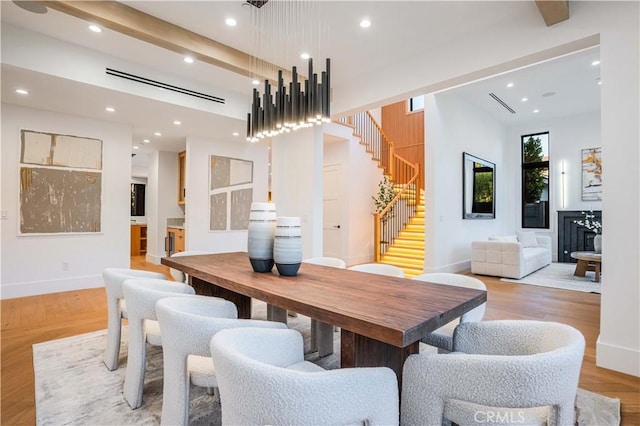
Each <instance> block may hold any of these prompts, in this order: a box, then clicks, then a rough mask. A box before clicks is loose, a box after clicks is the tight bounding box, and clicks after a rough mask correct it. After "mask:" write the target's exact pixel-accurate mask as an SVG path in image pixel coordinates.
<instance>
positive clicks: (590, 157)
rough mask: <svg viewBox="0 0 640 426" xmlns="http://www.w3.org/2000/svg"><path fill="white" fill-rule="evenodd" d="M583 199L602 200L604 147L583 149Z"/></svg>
mask: <svg viewBox="0 0 640 426" xmlns="http://www.w3.org/2000/svg"><path fill="white" fill-rule="evenodd" d="M582 200H583V201H600V200H602V148H588V149H583V150H582Z"/></svg>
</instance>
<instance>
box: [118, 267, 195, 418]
mask: <svg viewBox="0 0 640 426" xmlns="http://www.w3.org/2000/svg"><path fill="white" fill-rule="evenodd" d="M122 287H123V292H124V298H125V300H126V302H127V307H128V309H129V350H128V352H127V353H128V356H127V370H126V373H125V377H124V390H123V393H124V398H125V399H126V401H127V403H128V404H129V406H130V407H131V408H132V409H136V408H138V407H140V406H141V405H142V390H143V388H144V373H145V364H146V343H149V344H151V345H154V346H162V335H161V330H160V325H159V324H158V322H157V317H156V302H157V301H158V300H160V299H162V298H165V297H171V296H175V295H178V294H183V295H184V294H194V293H195V292H194V290H193V288H191V287H190V286H188V285H187V284H184V283H177V282H173V281H165V280H152V279H128V280H126V281H125V282H124V284H123V285H122Z"/></svg>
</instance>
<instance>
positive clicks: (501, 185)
mask: <svg viewBox="0 0 640 426" xmlns="http://www.w3.org/2000/svg"><path fill="white" fill-rule="evenodd" d="M424 116H425V174H426V177H425V179H426V182H425V202H426V205H427V206H428V211H427V214H426V217H425V239H426V241H428V242H429V243H427V247H428V249H427V250H426V253H425V265H424V270H425V272H434V271H438V272H454V271H460V270H464V269H469V268H470V267H471V241H473V240H486V239H487V237H489V236H490V235H502V234H504V233H505V232H507V231H508V230H507V229H506V227H505V223H506V218H507V216H508V215H510V214H511V212H507V210H506V208H505V206H506V199H505V198H506V196H505V194H506V188H507V186H509V183H508V177H507V175H506V173H505V166H504V160H503V155H504V154H503V153H504V144H505V143H506V129H505V128H504V126H502V125H501V124H500V123H498V122H497V121H496V120H495V119H493V118H492V117H491V116H489V115H488V114H487V113H485V112H483V111H480V110H479V109H478V108H476V107H474V106H472V105H469V104H468V103H467V102H466V101H465V100H463V99H462V98H460V97H459V96H457V95H455V94H454V93H441V94H437V95H426V96H425V113H424ZM463 152H468V153H469V154H472V155H475V156H476V157H479V158H482V159H484V160H487V161H490V162H492V163H495V165H496V185H495V208H496V218H495V219H482V220H480V219H477V220H470V219H462V153H463ZM510 232H511V233H513V230H510Z"/></svg>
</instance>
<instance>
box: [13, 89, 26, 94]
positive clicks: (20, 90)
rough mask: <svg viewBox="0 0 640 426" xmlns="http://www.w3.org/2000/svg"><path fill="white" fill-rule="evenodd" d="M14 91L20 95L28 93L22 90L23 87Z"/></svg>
mask: <svg viewBox="0 0 640 426" xmlns="http://www.w3.org/2000/svg"><path fill="white" fill-rule="evenodd" d="M16 93H19V94H20V95H28V94H29V92H28V91H26V90H24V89H16Z"/></svg>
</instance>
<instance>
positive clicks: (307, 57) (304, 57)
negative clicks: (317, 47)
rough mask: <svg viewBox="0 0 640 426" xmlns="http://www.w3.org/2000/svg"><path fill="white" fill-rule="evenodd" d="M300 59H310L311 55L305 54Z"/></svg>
mask: <svg viewBox="0 0 640 426" xmlns="http://www.w3.org/2000/svg"><path fill="white" fill-rule="evenodd" d="M300 57H301V58H302V59H309V58H310V57H311V56H309V54H308V53H307V52H304V53H303V54H301V55H300Z"/></svg>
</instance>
